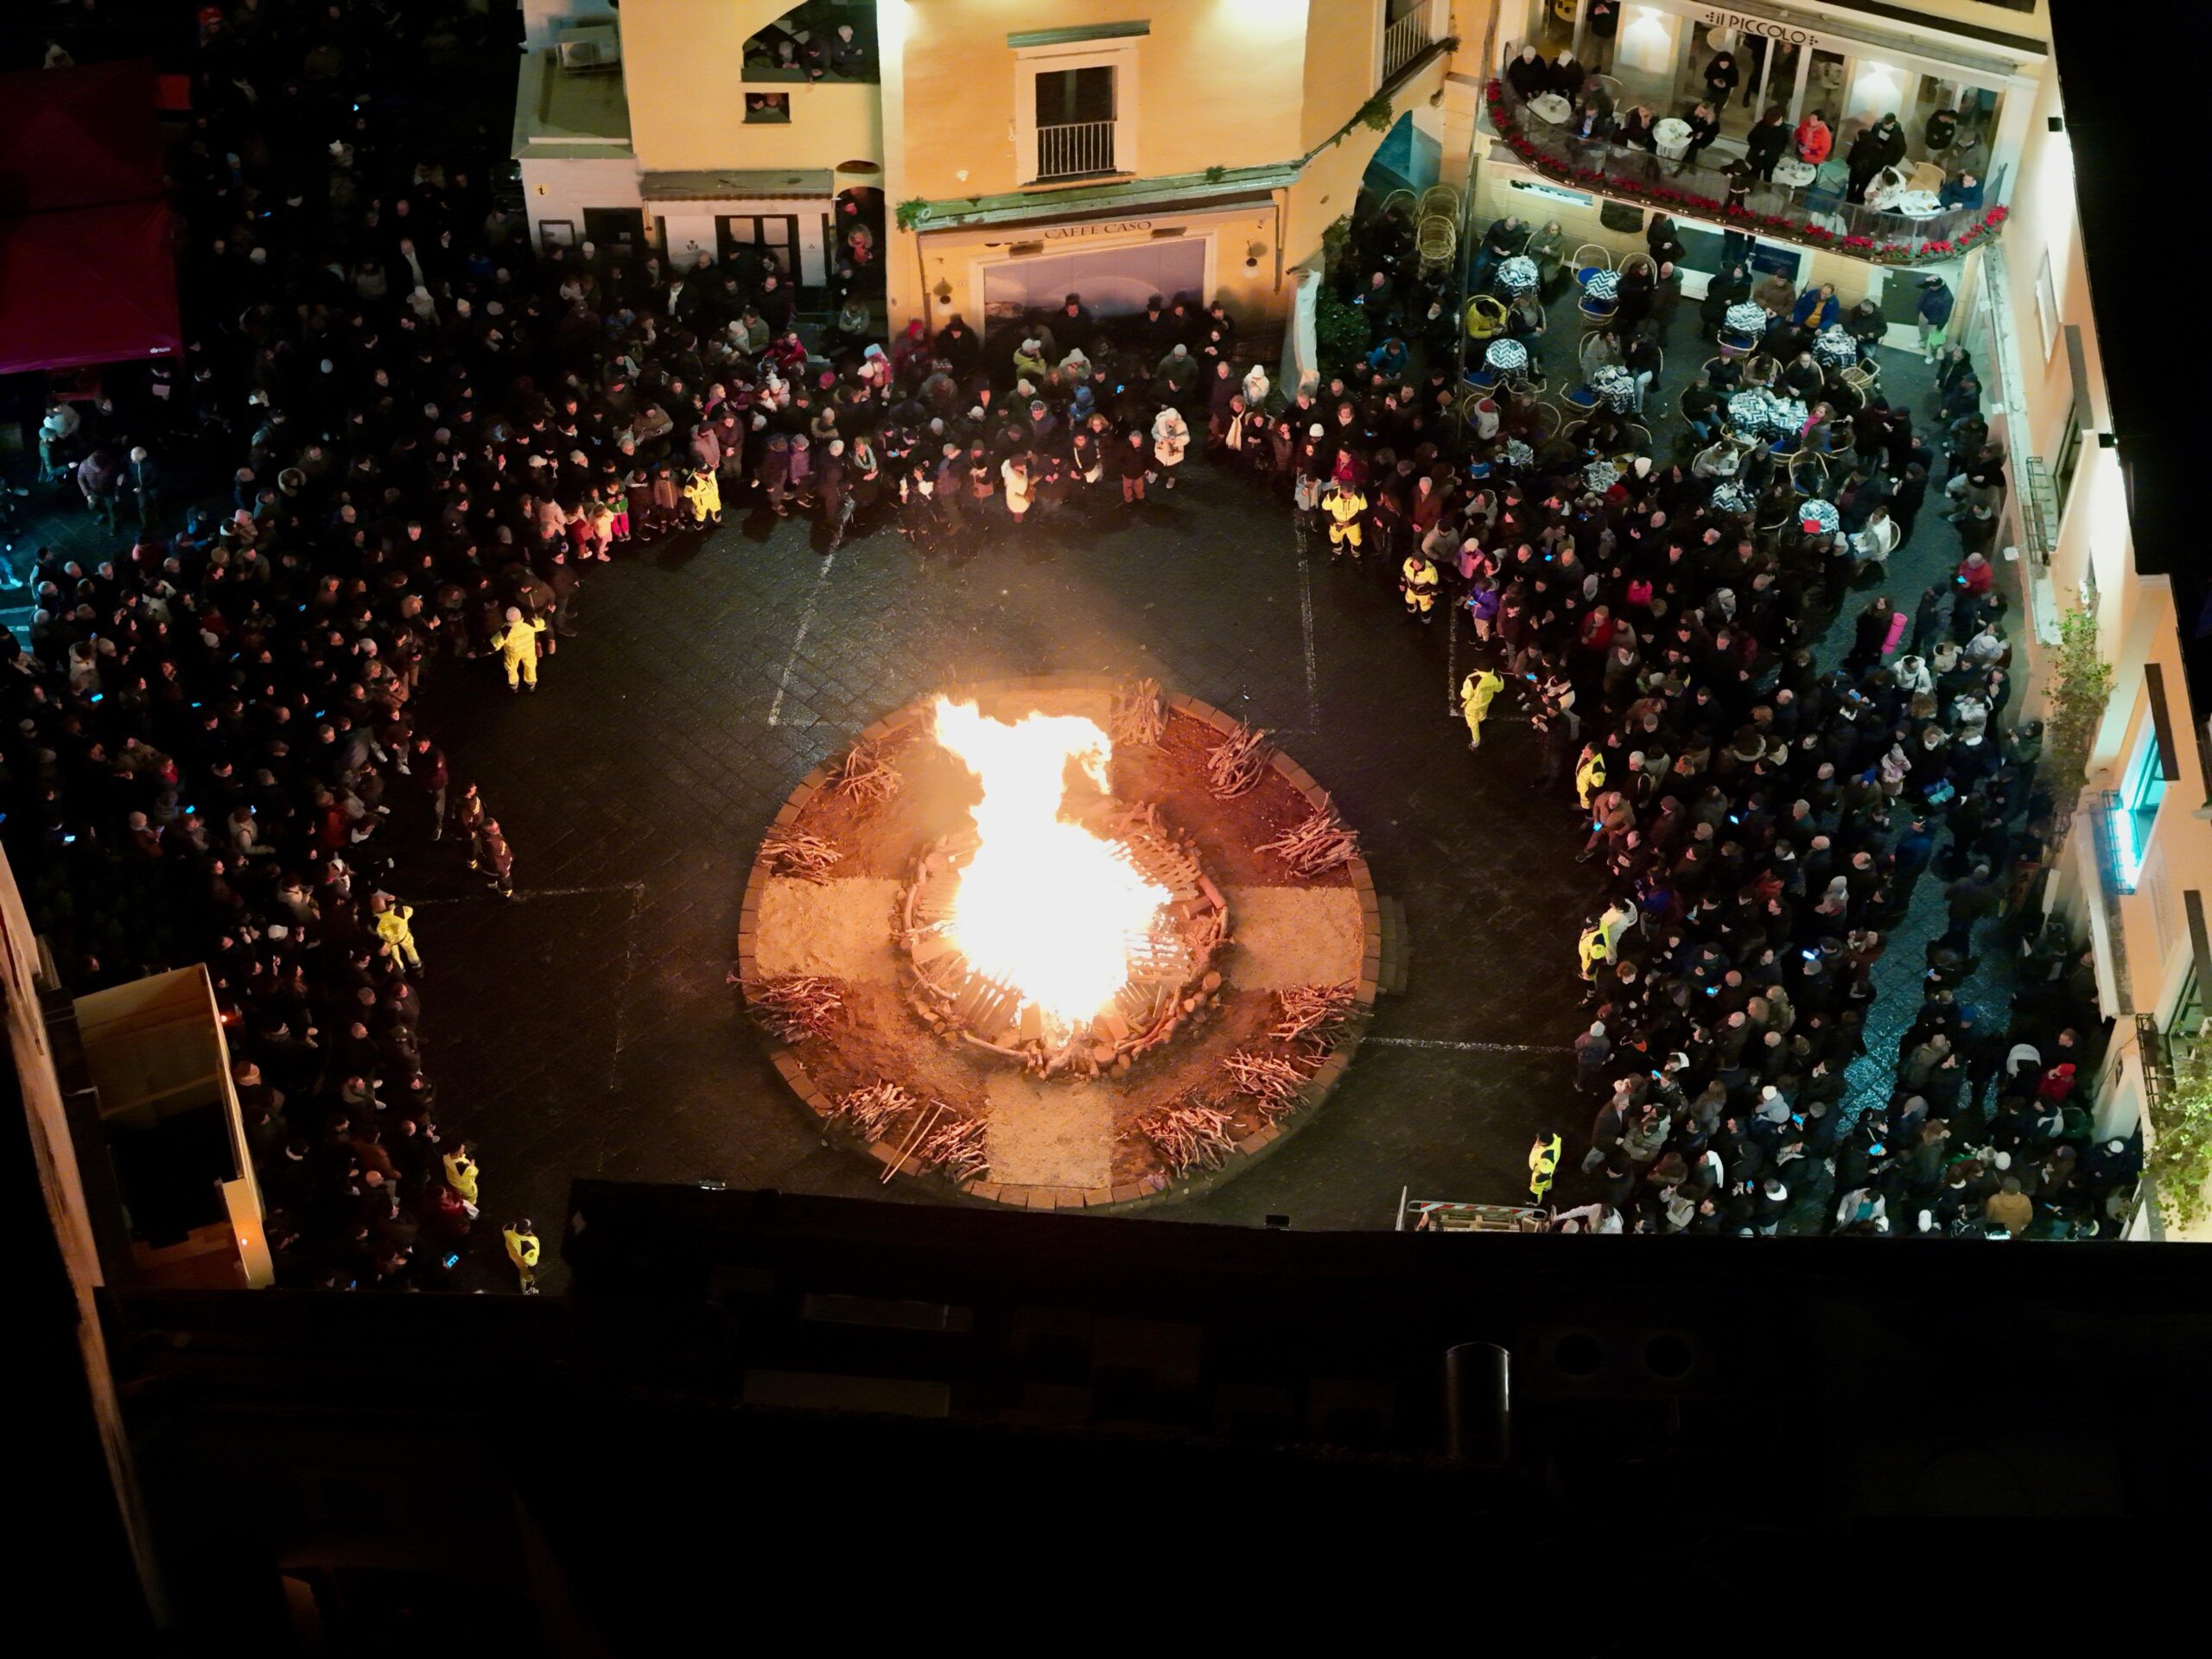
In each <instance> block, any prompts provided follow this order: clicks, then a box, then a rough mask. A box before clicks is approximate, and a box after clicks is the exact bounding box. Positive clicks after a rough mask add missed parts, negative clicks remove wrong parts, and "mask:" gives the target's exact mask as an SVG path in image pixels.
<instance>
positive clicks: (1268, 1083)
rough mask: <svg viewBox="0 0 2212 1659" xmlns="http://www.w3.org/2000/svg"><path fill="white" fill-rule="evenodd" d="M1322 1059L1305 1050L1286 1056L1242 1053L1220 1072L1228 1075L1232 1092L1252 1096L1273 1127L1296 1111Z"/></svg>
mask: <svg viewBox="0 0 2212 1659" xmlns="http://www.w3.org/2000/svg"><path fill="white" fill-rule="evenodd" d="M1320 1058H1321V1057H1320V1056H1319V1054H1315V1053H1313V1052H1310V1051H1306V1050H1300V1051H1297V1052H1294V1053H1292V1054H1290V1055H1288V1056H1284V1055H1279V1054H1261V1053H1255V1052H1253V1051H1251V1050H1249V1049H1240V1050H1238V1051H1237V1052H1236V1053H1234V1054H1231V1055H1230V1057H1229V1058H1227V1059H1225V1060H1224V1061H1223V1062H1222V1063H1221V1069H1222V1070H1223V1071H1226V1072H1227V1073H1228V1074H1229V1078H1230V1086H1231V1088H1232V1089H1233V1090H1235V1091H1236V1093H1237V1094H1239V1095H1248V1096H1250V1097H1251V1100H1252V1103H1253V1105H1255V1107H1257V1108H1258V1109H1259V1113H1260V1116H1262V1117H1264V1118H1266V1119H1267V1120H1268V1122H1270V1123H1272V1122H1274V1121H1275V1119H1277V1118H1279V1117H1283V1116H1287V1115H1288V1114H1289V1113H1291V1112H1294V1111H1295V1110H1297V1109H1298V1091H1299V1090H1300V1089H1303V1088H1304V1087H1305V1086H1306V1079H1307V1078H1308V1077H1311V1076H1313V1069H1314V1068H1315V1067H1316V1066H1318V1065H1319V1064H1320Z"/></svg>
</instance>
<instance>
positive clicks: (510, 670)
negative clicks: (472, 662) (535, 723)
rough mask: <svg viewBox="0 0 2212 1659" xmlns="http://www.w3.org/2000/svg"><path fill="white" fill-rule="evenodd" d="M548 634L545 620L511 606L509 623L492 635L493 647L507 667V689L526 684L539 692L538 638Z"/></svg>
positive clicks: (519, 688)
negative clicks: (525, 614)
mask: <svg viewBox="0 0 2212 1659" xmlns="http://www.w3.org/2000/svg"><path fill="white" fill-rule="evenodd" d="M543 632H545V620H544V618H543V617H537V616H531V617H525V616H524V614H523V613H522V611H521V609H520V607H517V606H513V605H510V606H508V607H507V615H506V621H505V625H504V626H502V627H501V628H500V629H499V632H497V633H495V634H493V636H492V648H493V650H494V651H496V652H499V657H500V660H502V661H503V662H505V664H506V666H507V690H510V691H519V690H522V688H523V687H524V685H527V686H529V688H530V689H531V690H533V691H535V690H537V636H538V635H539V634H541V633H543Z"/></svg>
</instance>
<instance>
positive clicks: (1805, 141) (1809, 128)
mask: <svg viewBox="0 0 2212 1659" xmlns="http://www.w3.org/2000/svg"><path fill="white" fill-rule="evenodd" d="M1834 151H1835V134H1834V133H1833V132H1831V131H1829V130H1828V124H1827V122H1826V121H1823V120H1822V119H1821V112H1820V111H1818V110H1808V111H1805V118H1804V119H1803V120H1802V121H1800V122H1799V123H1798V124H1797V159H1798V160H1799V161H1801V162H1804V163H1805V165H1806V166H1808V167H1818V166H1819V165H1820V164H1821V162H1825V161H1826V160H1827V158H1828V157H1829V156H1831V155H1833V154H1834Z"/></svg>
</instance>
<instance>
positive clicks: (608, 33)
mask: <svg viewBox="0 0 2212 1659" xmlns="http://www.w3.org/2000/svg"><path fill="white" fill-rule="evenodd" d="M557 45H558V48H559V50H560V54H561V67H563V69H566V70H568V71H569V72H570V73H581V72H585V71H589V70H594V69H613V68H615V67H619V66H620V63H621V61H622V36H621V34H620V31H619V30H618V29H616V28H615V27H614V25H613V23H611V22H607V23H593V24H588V25H587V26H585V27H583V28H582V29H565V30H563V32H562V35H561V38H560V40H559V41H558V42H557Z"/></svg>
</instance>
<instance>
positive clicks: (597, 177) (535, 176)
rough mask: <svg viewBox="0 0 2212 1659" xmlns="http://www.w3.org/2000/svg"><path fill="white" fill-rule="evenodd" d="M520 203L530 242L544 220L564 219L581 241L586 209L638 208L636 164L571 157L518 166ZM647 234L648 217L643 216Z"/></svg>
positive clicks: (529, 161) (525, 162) (536, 234)
mask: <svg viewBox="0 0 2212 1659" xmlns="http://www.w3.org/2000/svg"><path fill="white" fill-rule="evenodd" d="M522 194H523V201H524V205H525V206H526V207H528V209H529V212H530V235H531V241H532V242H533V243H535V242H537V239H538V226H539V224H540V222H541V221H543V220H545V219H566V220H568V221H569V223H570V224H572V225H574V226H575V227H576V240H577V242H578V243H579V244H581V243H582V240H583V238H584V209H585V208H587V207H637V206H638V205H639V196H638V163H637V162H635V161H634V160H632V159H631V158H630V157H627V156H625V157H623V158H621V159H620V160H608V161H581V160H578V159H576V158H575V157H562V158H560V159H558V160H550V161H536V160H531V159H530V158H528V157H525V158H524V161H523V163H522ZM645 228H646V231H647V232H648V233H650V232H651V231H652V214H650V213H648V214H646V216H645Z"/></svg>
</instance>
